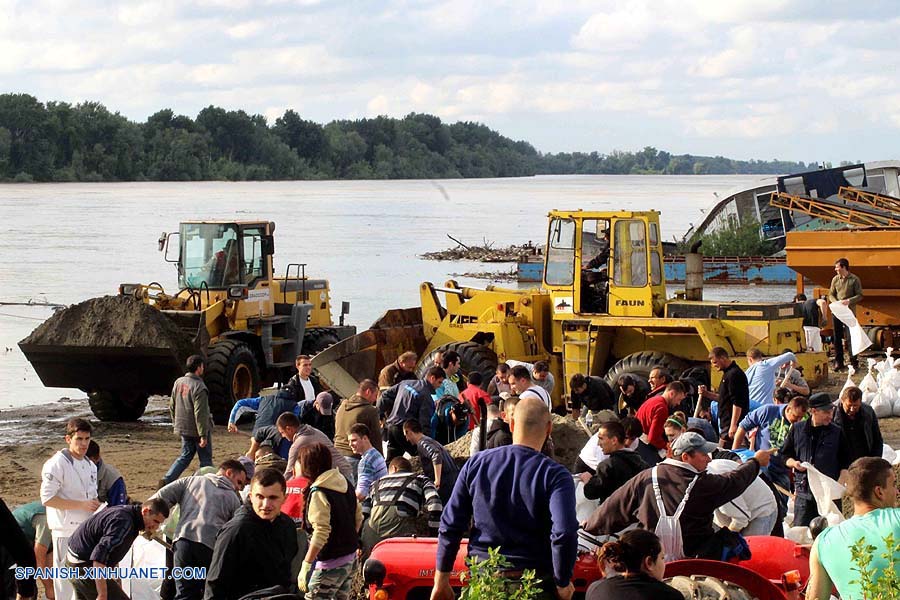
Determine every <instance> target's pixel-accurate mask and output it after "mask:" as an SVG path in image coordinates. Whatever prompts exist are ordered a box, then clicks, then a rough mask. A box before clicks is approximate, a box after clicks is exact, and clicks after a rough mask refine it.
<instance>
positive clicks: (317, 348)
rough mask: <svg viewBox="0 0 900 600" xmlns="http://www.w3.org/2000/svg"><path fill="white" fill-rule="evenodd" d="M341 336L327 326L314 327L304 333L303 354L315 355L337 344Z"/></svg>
mask: <svg viewBox="0 0 900 600" xmlns="http://www.w3.org/2000/svg"><path fill="white" fill-rule="evenodd" d="M339 341H341V340H340V338H339V337H338V336H337V334H336V333H335V332H334V331H332V330H331V329H329V328H327V327H312V328H310V329H307V330H306V333H305V334H304V335H303V354H308V355H309V356H315V355H316V354H318V353H319V352H321V351H322V350H324V349H325V348H327V347H329V346H333V345H335V344H337V343H338V342H339Z"/></svg>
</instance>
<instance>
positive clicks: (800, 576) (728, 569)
mask: <svg viewBox="0 0 900 600" xmlns="http://www.w3.org/2000/svg"><path fill="white" fill-rule="evenodd" d="M747 542H748V543H749V545H750V549H751V551H752V554H753V558H752V559H750V560H748V561H743V562H739V563H727V562H719V561H714V560H700V559H686V560H679V561H675V562H672V563H669V564H668V565H667V566H666V579H667V581H668V582H669V584H670V585H672V586H673V587H675V588H676V589H678V590H679V591H681V592H682V593H685V594H689V595H686V596H685V597H686V598H690V597H704V598H709V597H716V595H715V594H716V593H717V594H718V597H720V598H723V599H724V598H729V599H731V600H752V599H756V600H796V599H798V598H799V597H800V596H799V591H798V590H799V588H800V587H802V585H803V584H805V583H806V580H807V579H809V550H808V547H805V546H799V545H797V544H795V543H794V542H791V541H790V540H785V539H783V538H776V537H769V536H759V537H749V538H747ZM466 553H467V543H466V541H465V540H463V543H462V545H461V547H460V549H459V553H458V554H457V556H456V562H455V563H454V564H453V572H452V574H451V576H450V582H451V584H452V585H453V587H454V589H456V590H459V589H460V588H461V587H462V584H461V582H460V579H459V574H460V573H461V572H464V571H466V565H465V558H466ZM436 554H437V539H436V538H414V537H413V538H394V539H389V540H385V541H383V542H381V543H379V544H378V545H377V546H375V548H374V549H373V550H372V554H371V555H370V556H369V559H368V560H367V561H366V563H365V566H364V568H363V574H364V577H365V582H366V585H367V586H368V589H369V599H370V600H428V598H429V596H430V594H431V588H432V584H433V582H434V561H435V556H436ZM600 577H601V573H600V569H599V567H598V565H597V560H596V558H595V557H594V556H593V555H592V554H590V553H586V552H585V553H580V554H579V556H578V561H577V562H576V563H575V573H574V575H573V576H572V582H573V583H574V585H575V598H584V594H585V592H586V591H587V588H588V586H590V584H591V583H592V582H594V581H596V580H597V579H600ZM697 594H699V595H697ZM710 594H713V595H710Z"/></svg>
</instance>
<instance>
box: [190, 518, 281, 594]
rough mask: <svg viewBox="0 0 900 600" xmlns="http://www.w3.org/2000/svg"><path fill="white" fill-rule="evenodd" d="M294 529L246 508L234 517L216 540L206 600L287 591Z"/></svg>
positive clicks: (207, 580) (207, 582)
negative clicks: (274, 588) (272, 589)
mask: <svg viewBox="0 0 900 600" xmlns="http://www.w3.org/2000/svg"><path fill="white" fill-rule="evenodd" d="M295 554H297V528H296V526H295V525H294V521H293V520H292V519H291V518H290V517H288V516H287V515H285V514H283V513H280V514H279V515H278V516H277V517H275V519H274V520H272V521H267V520H265V519H261V518H260V517H258V516H257V515H256V513H255V512H253V508H252V507H250V506H249V505H246V504H245V505H242V506H241V507H240V508H238V509H237V511H236V512H235V513H234V518H232V519H231V520H230V521H228V522H227V523H226V524H225V526H224V527H223V528H222V531H221V532H220V533H219V537H218V538H216V547H215V549H214V550H213V556H212V562H211V563H210V565H209V571H208V575H207V579H206V594H205V595H204V598H205V600H225V599H227V600H232V599H237V598H241V597H243V596H246V595H247V594H249V593H251V592H254V591H256V590H261V589H264V588H268V587H272V586H276V585H280V586H284V587H285V588H290V586H291V585H292V583H293V582H292V581H291V560H293V558H294V555H295Z"/></svg>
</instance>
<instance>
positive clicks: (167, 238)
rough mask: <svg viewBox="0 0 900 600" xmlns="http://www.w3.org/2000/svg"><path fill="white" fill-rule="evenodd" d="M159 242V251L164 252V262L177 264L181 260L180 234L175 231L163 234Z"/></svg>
mask: <svg viewBox="0 0 900 600" xmlns="http://www.w3.org/2000/svg"><path fill="white" fill-rule="evenodd" d="M159 242H160V245H161V247H160V250H165V259H166V262H170V263H177V262H178V261H179V259H180V258H181V243H180V242H181V234H180V233H178V232H177V231H176V232H174V233H164V234H163V235H162V236H161V237H160V238H159ZM173 242H174V243H173ZM173 255H174V256H173Z"/></svg>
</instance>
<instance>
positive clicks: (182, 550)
mask: <svg viewBox="0 0 900 600" xmlns="http://www.w3.org/2000/svg"><path fill="white" fill-rule="evenodd" d="M172 550H173V553H174V555H175V560H174V563H175V566H176V567H182V568H184V567H203V568H205V569H209V565H210V563H212V555H213V551H212V548H209V547H208V546H204V545H203V544H201V543H199V542H194V541H192V540H186V539H184V538H182V539H180V540H178V541H176V542H175V544H174V545H173V546H172ZM205 585H206V580H204V579H186V578H184V577H179V578H178V579H176V580H175V600H203V592H204V587H205Z"/></svg>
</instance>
